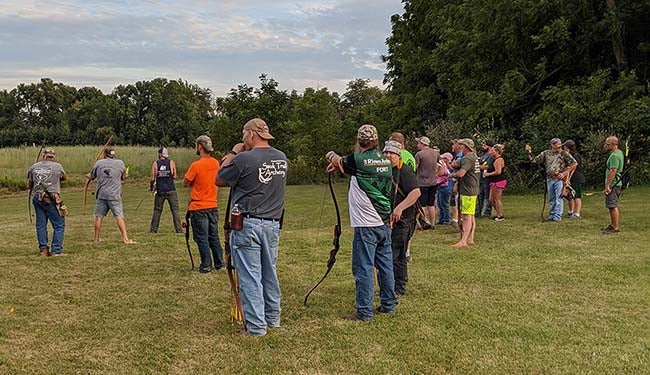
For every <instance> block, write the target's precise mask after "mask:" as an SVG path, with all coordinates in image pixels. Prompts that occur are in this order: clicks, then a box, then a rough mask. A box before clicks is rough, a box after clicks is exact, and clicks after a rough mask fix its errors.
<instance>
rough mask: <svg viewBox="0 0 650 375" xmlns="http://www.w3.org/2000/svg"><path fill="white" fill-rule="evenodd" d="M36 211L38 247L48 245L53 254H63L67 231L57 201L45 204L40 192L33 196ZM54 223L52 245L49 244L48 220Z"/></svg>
mask: <svg viewBox="0 0 650 375" xmlns="http://www.w3.org/2000/svg"><path fill="white" fill-rule="evenodd" d="M32 203H33V204H34V213H35V214H36V238H37V240H38V248H39V251H40V249H42V248H44V247H47V248H49V249H50V251H51V253H52V254H61V252H62V251H63V234H64V232H65V218H64V217H62V216H61V215H59V211H57V209H56V207H55V203H50V204H43V202H41V201H39V200H38V194H36V195H34V197H33V198H32ZM48 220H49V221H50V223H52V229H53V233H52V247H51V248H50V247H49V246H48V238H47V221H48Z"/></svg>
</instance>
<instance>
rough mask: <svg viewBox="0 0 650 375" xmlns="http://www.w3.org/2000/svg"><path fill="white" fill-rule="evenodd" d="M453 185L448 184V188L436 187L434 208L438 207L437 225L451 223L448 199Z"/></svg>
mask: <svg viewBox="0 0 650 375" xmlns="http://www.w3.org/2000/svg"><path fill="white" fill-rule="evenodd" d="M452 187H453V184H451V183H449V185H448V186H438V191H437V192H436V206H438V224H449V223H451V212H450V211H449V197H450V196H451V188H452Z"/></svg>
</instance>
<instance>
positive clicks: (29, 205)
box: [27, 139, 45, 224]
mask: <svg viewBox="0 0 650 375" xmlns="http://www.w3.org/2000/svg"><path fill="white" fill-rule="evenodd" d="M43 147H45V139H44V140H43V143H41V148H40V149H39V150H38V155H36V161H35V162H34V164H36V163H38V160H39V159H40V158H41V152H43ZM31 181H32V183H31V185H32V186H30V187H29V191H28V192H27V214H28V215H29V223H30V224H34V222H33V221H32V192H33V191H34V181H33V180H31Z"/></svg>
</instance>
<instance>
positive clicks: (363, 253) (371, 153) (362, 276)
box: [325, 125, 397, 321]
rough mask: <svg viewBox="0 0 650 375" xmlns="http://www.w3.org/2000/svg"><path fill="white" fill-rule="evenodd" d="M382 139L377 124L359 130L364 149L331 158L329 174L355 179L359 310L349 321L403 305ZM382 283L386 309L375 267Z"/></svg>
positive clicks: (355, 268)
mask: <svg viewBox="0 0 650 375" xmlns="http://www.w3.org/2000/svg"><path fill="white" fill-rule="evenodd" d="M378 141H379V137H378V135H377V129H376V128H375V127H374V126H372V125H362V126H361V127H360V128H359V130H358V131H357V144H358V146H359V147H358V150H359V151H357V152H354V153H352V154H349V155H347V156H344V157H341V156H339V155H337V154H336V153H335V152H334V151H330V152H328V153H327V154H326V155H325V159H326V160H327V161H328V162H329V163H330V164H329V165H328V167H327V172H328V173H333V172H334V171H336V170H340V171H341V172H343V173H346V174H348V175H349V176H350V190H349V193H348V201H349V206H350V210H349V211H350V223H351V225H352V228H353V229H354V240H353V242H352V274H353V275H354V280H355V289H356V312H355V313H354V314H352V315H350V316H347V317H346V319H348V320H354V321H368V320H372V318H373V315H374V313H375V312H379V313H388V314H392V313H394V312H395V308H396V306H397V299H396V297H395V279H394V275H393V254H392V249H391V229H390V213H391V209H392V207H391V200H390V192H391V185H392V183H391V177H392V168H391V163H390V160H388V158H386V156H384V155H383V154H382V152H381V150H379V149H378V148H377V146H378ZM375 267H377V270H378V279H379V289H380V291H379V299H380V301H381V305H380V306H379V307H378V308H377V309H376V310H375V309H374V308H373V299H374V268H375Z"/></svg>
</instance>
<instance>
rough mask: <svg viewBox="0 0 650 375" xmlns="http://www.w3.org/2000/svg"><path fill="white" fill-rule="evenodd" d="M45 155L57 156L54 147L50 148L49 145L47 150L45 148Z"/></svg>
mask: <svg viewBox="0 0 650 375" xmlns="http://www.w3.org/2000/svg"><path fill="white" fill-rule="evenodd" d="M43 156H49V157H55V156H56V154H55V153H54V149H53V148H49V147H48V148H46V149H45V150H43Z"/></svg>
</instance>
